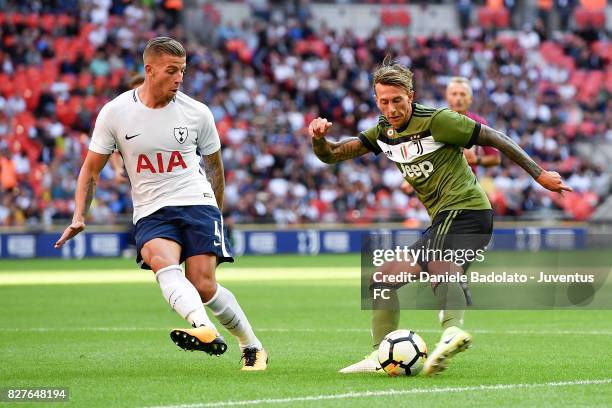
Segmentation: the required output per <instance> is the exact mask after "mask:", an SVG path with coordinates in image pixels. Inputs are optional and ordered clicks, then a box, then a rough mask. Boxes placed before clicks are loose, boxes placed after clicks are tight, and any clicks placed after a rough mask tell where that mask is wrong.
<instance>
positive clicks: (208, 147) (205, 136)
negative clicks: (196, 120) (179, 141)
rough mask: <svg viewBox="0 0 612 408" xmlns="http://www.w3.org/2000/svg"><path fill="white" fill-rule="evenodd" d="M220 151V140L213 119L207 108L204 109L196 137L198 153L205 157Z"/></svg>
mask: <svg viewBox="0 0 612 408" xmlns="http://www.w3.org/2000/svg"><path fill="white" fill-rule="evenodd" d="M219 149H221V140H220V139H219V133H217V128H216V126H215V118H214V117H213V114H212V112H211V111H210V109H208V107H206V106H205V107H204V118H203V124H202V128H201V129H200V134H199V135H198V151H199V152H200V154H201V155H203V156H207V155H209V154H213V153H216V152H217V151H218V150H219Z"/></svg>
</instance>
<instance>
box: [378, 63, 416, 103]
mask: <svg viewBox="0 0 612 408" xmlns="http://www.w3.org/2000/svg"><path fill="white" fill-rule="evenodd" d="M372 80H373V82H374V87H376V84H381V85H391V86H397V87H399V88H402V89H404V90H405V91H406V93H408V94H410V92H412V89H413V87H412V71H410V70H409V69H408V68H406V67H405V66H403V65H401V64H398V63H396V62H395V61H393V60H392V59H391V58H389V57H385V59H384V60H383V63H382V65H381V66H380V67H378V69H377V70H376V71H374V76H373V78H372Z"/></svg>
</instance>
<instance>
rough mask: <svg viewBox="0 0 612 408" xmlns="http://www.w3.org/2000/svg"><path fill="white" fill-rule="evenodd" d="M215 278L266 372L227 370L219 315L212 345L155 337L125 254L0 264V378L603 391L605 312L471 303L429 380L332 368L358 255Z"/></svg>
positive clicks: (285, 261) (310, 402)
mask: <svg viewBox="0 0 612 408" xmlns="http://www.w3.org/2000/svg"><path fill="white" fill-rule="evenodd" d="M218 277H219V281H220V282H222V283H224V285H225V286H227V287H228V288H230V289H231V290H232V291H233V292H234V293H235V295H236V296H237V298H238V300H239V301H240V303H241V304H242V306H243V308H244V310H245V311H246V313H247V315H248V316H249V318H250V320H251V323H252V324H253V326H254V327H255V329H256V332H257V333H258V335H259V337H260V338H261V340H262V341H263V342H264V345H265V346H266V348H267V349H268V351H269V353H270V365H269V369H268V371H266V372H256V373H243V372H240V371H239V367H240V366H239V358H240V354H239V350H238V347H237V344H236V342H235V340H234V339H233V338H231V336H230V335H229V333H227V332H225V331H224V330H223V329H222V328H221V326H220V325H219V326H218V327H220V328H221V329H222V334H224V335H225V337H226V339H227V340H228V344H229V349H228V352H227V353H226V354H225V355H223V356H221V357H218V358H216V357H210V356H208V355H205V354H203V353H188V352H184V351H181V350H179V349H178V348H177V347H176V346H175V345H174V344H173V343H172V342H171V341H170V338H169V335H168V333H169V330H170V329H171V328H172V327H175V326H185V323H184V322H183V321H182V319H180V318H179V317H178V316H177V315H176V314H175V313H174V312H173V311H171V310H170V309H169V307H168V305H167V304H166V303H165V302H164V301H163V299H162V298H161V296H160V291H159V288H158V287H157V285H156V283H155V281H154V278H153V275H152V273H151V272H147V271H141V270H138V269H136V268H135V265H134V264H133V261H132V260H122V259H112V260H107V259H95V260H84V261H76V260H74V261H72V260H71V261H59V260H36V261H2V262H0V316H1V318H0V388H1V387H5V388H6V387H68V388H69V390H70V403H68V404H66V405H63V404H59V405H57V404H54V405H52V406H75V407H77V406H78V407H111V406H113V407H114V406H126V407H134V406H136V407H160V406H186V407H207V406H237V405H258V406H271V405H272V406H291V407H293V406H316V407H321V406H323V407H332V406H334V407H335V406H351V407H368V408H369V407H372V406H383V405H384V406H419V407H420V406H422V407H438V406H440V407H450V406H461V407H466V406H468V407H474V406H482V407H490V406H497V407H499V406H512V407H516V406H547V407H559V406H567V407H576V406H600V407H604V406H610V401H612V347H611V346H612V341H611V340H610V339H611V338H612V311H598V310H580V311H471V312H468V313H467V315H466V324H465V328H466V329H467V330H469V331H471V332H472V333H473V335H474V345H473V348H472V349H470V350H469V351H468V352H466V353H462V354H460V355H458V356H457V357H455V358H454V359H453V361H452V362H451V365H450V367H449V369H448V370H447V371H445V372H444V373H443V374H441V375H439V376H436V377H434V378H426V377H422V376H417V377H411V378H391V377H387V376H385V375H342V374H339V373H338V372H337V371H338V370H339V369H340V368H342V367H344V366H346V365H348V364H350V363H353V362H355V361H357V360H358V359H360V358H362V357H363V356H364V355H365V354H366V353H367V352H368V351H369V349H370V348H369V343H370V335H369V322H370V312H368V311H361V310H360V291H359V256H358V255H336V256H317V257H299V256H274V257H242V258H239V259H238V260H237V262H236V264H234V265H223V266H222V267H220V268H219V273H218ZM400 327H401V328H411V329H414V330H416V331H417V332H419V334H421V336H422V337H423V338H424V339H425V341H426V342H427V343H428V345H429V347H430V348H432V347H433V346H434V345H435V342H436V341H437V339H438V337H439V333H440V330H439V325H438V323H437V316H436V312H434V311H409V310H407V311H403V312H402V320H401V324H400ZM0 405H2V404H0ZM18 406H20V407H26V406H33V407H39V406H41V404H40V403H23V404H19V405H18Z"/></svg>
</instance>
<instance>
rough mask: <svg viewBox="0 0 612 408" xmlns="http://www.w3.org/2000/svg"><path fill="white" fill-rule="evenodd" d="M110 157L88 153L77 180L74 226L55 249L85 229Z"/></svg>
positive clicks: (65, 233)
mask: <svg viewBox="0 0 612 408" xmlns="http://www.w3.org/2000/svg"><path fill="white" fill-rule="evenodd" d="M109 156H110V155H108V154H100V153H95V152H92V151H91V150H89V151H88V152H87V156H86V157H85V162H83V166H82V167H81V172H80V173H79V178H78V180H77V186H76V192H75V197H74V215H73V216H72V224H70V225H69V226H68V228H66V229H65V230H64V233H63V234H62V236H61V237H60V239H59V240H58V241H57V242H56V243H55V248H59V247H61V246H62V245H64V243H65V242H66V241H68V240H69V239H71V238H72V237H74V236H75V235H77V234H78V233H79V232H81V231H83V230H84V229H85V216H86V215H87V212H88V211H89V207H90V206H91V202H92V200H93V198H94V196H95V194H96V183H97V182H98V178H99V177H100V172H101V171H102V168H104V165H105V164H106V162H107V161H108V157H109Z"/></svg>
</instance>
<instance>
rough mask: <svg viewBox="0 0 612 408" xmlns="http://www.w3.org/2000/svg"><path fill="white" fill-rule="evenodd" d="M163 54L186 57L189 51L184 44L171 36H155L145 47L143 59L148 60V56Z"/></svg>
mask: <svg viewBox="0 0 612 408" xmlns="http://www.w3.org/2000/svg"><path fill="white" fill-rule="evenodd" d="M161 54H167V55H172V56H174V57H185V56H187V52H186V51H185V48H184V47H183V44H181V43H180V42H178V41H176V40H175V39H174V38H170V37H155V38H151V39H150V40H149V41H148V42H147V45H146V47H145V49H144V52H143V54H142V59H143V60H146V59H147V57H148V56H157V55H161Z"/></svg>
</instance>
